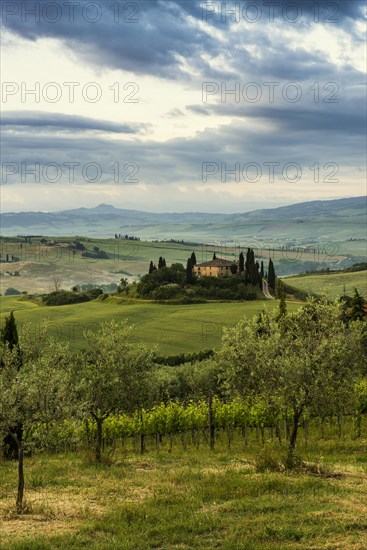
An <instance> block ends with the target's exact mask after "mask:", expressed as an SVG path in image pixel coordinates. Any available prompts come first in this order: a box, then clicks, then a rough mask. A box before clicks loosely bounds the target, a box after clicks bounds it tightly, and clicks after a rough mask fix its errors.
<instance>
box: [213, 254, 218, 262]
mask: <svg viewBox="0 0 367 550" xmlns="http://www.w3.org/2000/svg"><path fill="white" fill-rule="evenodd" d="M216 259H217V255H216V253H215V252H214V254H213V260H216Z"/></svg>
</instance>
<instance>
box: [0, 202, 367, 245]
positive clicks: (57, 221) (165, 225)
mask: <svg viewBox="0 0 367 550" xmlns="http://www.w3.org/2000/svg"><path fill="white" fill-rule="evenodd" d="M365 224H366V197H353V198H345V199H337V200H328V201H311V202H305V203H299V204H293V205H289V206H282V207H278V208H271V209H263V210H255V211H252V212H245V213H235V214H214V213H203V212H186V213H152V212H141V211H138V210H127V209H121V208H115V207H114V206H112V205H106V204H101V205H99V206H97V207H95V208H78V209H74V210H65V211H60V212H18V213H16V212H8V213H3V214H2V216H1V233H2V235H17V234H37V235H47V234H48V235H54V236H60V235H64V236H65V235H86V236H94V237H111V236H112V235H114V234H115V233H116V232H117V233H123V234H124V233H128V234H134V235H137V236H139V237H140V238H142V239H145V240H154V239H165V238H174V239H180V240H181V239H185V240H188V239H190V240H193V241H195V242H208V241H214V240H220V241H222V242H228V241H241V242H243V241H244V240H245V239H250V238H251V239H256V240H258V241H260V242H274V241H279V242H292V241H294V242H297V243H304V242H307V243H309V242H315V241H319V240H323V241H327V240H329V241H330V240H331V241H333V242H336V241H344V240H346V239H348V238H351V237H353V238H361V239H363V238H365Z"/></svg>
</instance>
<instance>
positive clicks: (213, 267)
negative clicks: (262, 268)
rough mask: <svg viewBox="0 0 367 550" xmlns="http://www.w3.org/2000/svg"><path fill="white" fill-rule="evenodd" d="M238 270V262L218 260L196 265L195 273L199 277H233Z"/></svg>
mask: <svg viewBox="0 0 367 550" xmlns="http://www.w3.org/2000/svg"><path fill="white" fill-rule="evenodd" d="M237 268H238V265H237V262H234V261H231V260H224V259H222V258H216V259H215V260H211V261H209V262H203V263H202V264H196V265H194V268H193V271H194V273H195V275H197V276H198V277H231V276H232V275H234V273H236V271H237Z"/></svg>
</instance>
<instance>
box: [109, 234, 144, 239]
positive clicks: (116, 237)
mask: <svg viewBox="0 0 367 550" xmlns="http://www.w3.org/2000/svg"><path fill="white" fill-rule="evenodd" d="M115 239H125V240H126V241H140V237H136V236H135V235H121V233H119V234H117V233H115Z"/></svg>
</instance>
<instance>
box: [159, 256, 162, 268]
mask: <svg viewBox="0 0 367 550" xmlns="http://www.w3.org/2000/svg"><path fill="white" fill-rule="evenodd" d="M162 267H163V258H162V256H159V260H158V269H161V268H162Z"/></svg>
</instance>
